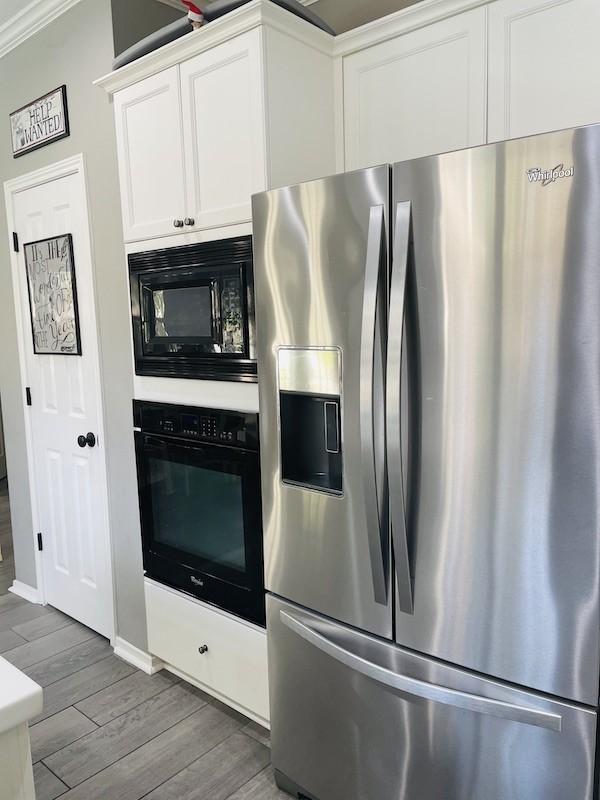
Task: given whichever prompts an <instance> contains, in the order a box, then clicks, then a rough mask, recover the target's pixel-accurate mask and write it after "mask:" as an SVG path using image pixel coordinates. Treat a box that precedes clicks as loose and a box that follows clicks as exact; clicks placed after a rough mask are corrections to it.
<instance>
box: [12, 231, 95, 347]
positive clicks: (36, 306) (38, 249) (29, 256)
mask: <svg viewBox="0 0 600 800" xmlns="http://www.w3.org/2000/svg"><path fill="white" fill-rule="evenodd" d="M23 251H24V253H25V268H26V269H27V287H28V294H29V311H30V313H31V332H32V334H33V352H34V353H36V354H37V355H41V354H52V355H62V356H80V355H81V339H80V335H79V310H78V308H77V286H76V283H75V264H74V262H73V237H72V236H71V234H70V233H65V234H64V235H63V236H54V237H53V238H52V239H41V240H40V241H38V242H29V243H28V244H25V245H23Z"/></svg>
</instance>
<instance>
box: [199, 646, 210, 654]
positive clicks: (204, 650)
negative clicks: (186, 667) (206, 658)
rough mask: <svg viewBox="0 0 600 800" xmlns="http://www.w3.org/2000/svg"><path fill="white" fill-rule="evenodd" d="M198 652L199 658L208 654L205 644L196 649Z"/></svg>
mask: <svg viewBox="0 0 600 800" xmlns="http://www.w3.org/2000/svg"><path fill="white" fill-rule="evenodd" d="M198 652H199V653H200V655H201V656H203V655H204V653H208V645H206V644H203V645H201V646H200V647H199V648H198Z"/></svg>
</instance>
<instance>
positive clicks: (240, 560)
mask: <svg viewBox="0 0 600 800" xmlns="http://www.w3.org/2000/svg"><path fill="white" fill-rule="evenodd" d="M196 420H197V417H196ZM148 468H149V473H150V474H149V478H150V485H151V498H152V501H151V502H152V517H153V520H152V523H153V524H152V527H153V534H154V539H155V540H156V542H157V543H160V544H162V545H166V546H167V547H171V548H174V549H176V550H179V551H180V552H182V553H184V554H185V553H188V554H190V555H192V556H195V557H196V558H200V559H203V560H205V561H207V562H211V563H218V564H221V565H223V566H225V567H229V568H230V569H235V570H238V571H239V572H245V571H246V548H245V541H244V513H243V504H242V478H241V476H240V475H232V474H230V473H228V472H220V471H218V470H216V469H207V468H204V467H198V466H195V465H193V464H182V463H178V462H174V461H168V460H162V459H158V458H151V459H149V464H148Z"/></svg>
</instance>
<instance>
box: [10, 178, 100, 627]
mask: <svg viewBox="0 0 600 800" xmlns="http://www.w3.org/2000/svg"><path fill="white" fill-rule="evenodd" d="M11 197H12V216H13V226H14V230H15V231H16V232H17V235H18V237H19V252H18V253H17V254H16V259H15V260H14V261H13V264H14V265H15V291H16V292H18V293H19V297H18V305H19V307H20V317H21V336H22V352H23V362H24V363H23V366H24V368H25V372H26V376H24V377H25V380H26V385H27V386H29V387H30V389H31V401H32V404H31V407H30V408H29V409H28V413H29V414H30V432H31V453H30V456H31V457H32V461H33V465H32V470H31V474H32V477H33V480H34V483H35V487H34V495H35V505H36V506H37V523H38V526H39V530H40V531H41V533H42V537H43V550H42V553H41V563H42V565H43V566H42V571H43V579H44V592H45V600H46V601H47V602H48V603H50V605H52V606H55V607H56V608H58V609H60V610H61V611H64V612H65V613H66V614H69V616H71V617H74V618H75V619H77V620H79V621H80V622H82V623H84V624H85V625H87V626H89V627H90V628H92V629H93V630H95V631H98V632H99V633H101V634H103V635H104V636H107V637H112V634H113V597H112V573H111V561H110V542H109V526H108V494H107V481H106V463H105V456H104V436H103V424H102V405H101V385H100V369H99V357H98V340H97V330H96V315H95V307H94V286H93V273H92V258H91V247H90V233H89V228H88V213H87V200H86V193H85V183H84V179H83V174H82V172H80V171H76V172H74V173H73V174H70V175H66V176H64V177H59V178H56V179H54V180H51V181H49V182H46V183H42V184H41V185H37V186H33V187H32V188H27V189H25V190H23V191H19V192H16V193H14V194H12V195H11ZM67 233H70V234H71V236H72V242H73V262H74V269H75V276H76V290H75V291H76V295H77V305H78V308H79V328H80V340H81V355H71V354H70V355H60V354H58V353H56V354H52V355H48V354H45V355H36V354H34V348H33V335H32V325H31V313H30V299H29V296H28V293H29V290H28V280H27V273H26V264H25V255H24V254H25V251H26V249H27V250H29V251H30V250H31V248H26V247H25V245H26V244H27V243H30V242H38V241H40V240H44V239H46V238H50V237H55V236H61V235H63V234H67ZM44 269H47V263H46V265H45V262H44V249H43V247H40V255H39V262H36V270H38V271H42V278H41V279H40V282H39V286H40V287H42V288H43V287H44V283H45V282H44V279H43V278H44V277H45V273H43V270H44ZM46 283H47V285H48V287H49V291H48V292H47V298H48V299H50V298H51V297H52V296H53V297H54V301H53V302H54V308H55V307H56V302H57V299H56V294H54V295H52V292H51V288H52V287H51V286H50V278H48V280H47V281H46ZM39 291H40V292H41V289H40V290H39ZM54 308H53V306H52V304H49V306H48V312H49V313H50V314H52V315H55V313H56V312H55V311H54ZM54 318H56V317H54ZM88 433H93V434H94V435H95V437H96V444H95V446H93V447H90V446H89V445H87V444H86V445H85V447H81V446H80V445H79V444H78V437H79V436H82V435H83V436H86V435H87V434H88Z"/></svg>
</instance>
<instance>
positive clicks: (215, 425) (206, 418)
mask: <svg viewBox="0 0 600 800" xmlns="http://www.w3.org/2000/svg"><path fill="white" fill-rule="evenodd" d="M133 419H134V426H135V428H136V429H137V430H140V431H141V432H142V433H151V434H159V435H167V436H173V437H177V438H180V439H187V440H195V441H198V442H206V443H211V444H221V445H228V446H230V447H241V448H244V449H247V450H257V449H258V414H247V413H244V412H241V411H228V410H224V409H223V410H222V409H216V408H191V407H189V406H177V405H171V404H169V403H150V402H145V401H141V400H134V401H133Z"/></svg>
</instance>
